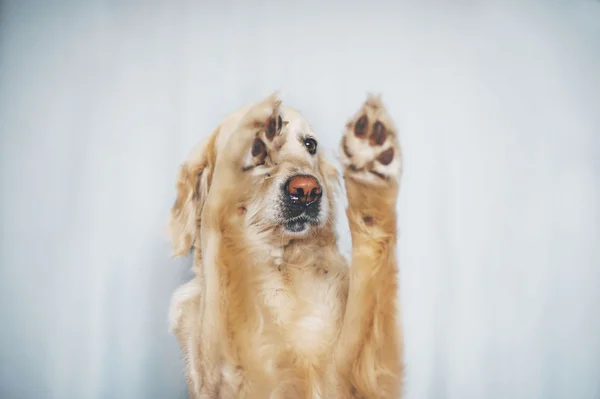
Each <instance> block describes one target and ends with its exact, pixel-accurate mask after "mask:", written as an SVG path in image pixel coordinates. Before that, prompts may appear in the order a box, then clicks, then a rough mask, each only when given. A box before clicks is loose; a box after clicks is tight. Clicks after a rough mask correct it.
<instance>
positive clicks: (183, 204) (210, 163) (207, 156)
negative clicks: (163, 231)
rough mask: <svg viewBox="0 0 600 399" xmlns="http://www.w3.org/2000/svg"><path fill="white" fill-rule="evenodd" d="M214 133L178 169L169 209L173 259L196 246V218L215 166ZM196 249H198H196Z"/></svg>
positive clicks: (198, 229)
mask: <svg viewBox="0 0 600 399" xmlns="http://www.w3.org/2000/svg"><path fill="white" fill-rule="evenodd" d="M216 133H217V132H214V133H213V134H212V135H211V137H210V138H208V139H207V140H206V141H204V142H203V143H201V144H199V145H198V146H197V147H196V148H194V150H193V151H192V153H191V154H190V155H189V156H188V158H187V159H186V161H185V163H184V164H183V165H181V168H180V169H179V175H178V177H177V199H176V200H175V203H174V204H173V207H172V208H171V214H170V216H169V223H168V230H169V237H170V239H171V244H172V247H173V256H175V257H179V256H184V255H187V253H188V252H190V250H191V249H192V247H196V243H199V242H200V240H199V238H200V237H199V234H200V222H201V220H200V215H201V214H202V207H203V205H204V201H205V199H206V197H207V195H208V190H209V187H210V183H211V180H212V174H213V170H214V165H215V160H216V156H215V148H214V142H215V137H216ZM198 247H199V246H198Z"/></svg>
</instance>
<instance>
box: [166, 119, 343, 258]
mask: <svg viewBox="0 0 600 399" xmlns="http://www.w3.org/2000/svg"><path fill="white" fill-rule="evenodd" d="M243 113H244V109H241V110H239V111H237V112H236V113H233V114H232V115H230V116H229V117H228V118H226V119H225V121H224V122H223V123H222V124H221V125H220V126H219V128H217V130H216V131H215V132H213V134H212V135H211V136H210V137H209V138H208V139H207V140H206V141H205V142H203V143H201V144H200V145H198V146H197V147H196V148H195V149H194V150H193V151H192V153H191V154H190V155H189V157H188V159H187V160H186V162H185V163H184V164H183V165H182V166H181V168H180V171H179V178H178V182H177V199H176V201H175V203H174V205H173V208H172V209H171V215H170V219H169V232H170V236H171V241H172V244H173V251H174V255H175V256H182V255H185V254H187V253H188V252H189V251H190V249H191V248H192V247H198V246H199V242H200V241H199V237H198V235H199V232H200V223H201V215H202V208H203V205H204V200H205V199H206V197H207V195H208V192H209V190H210V186H211V181H212V177H213V172H214V167H215V163H216V160H217V157H218V156H219V153H222V151H227V146H226V143H227V140H228V138H229V135H230V134H231V133H232V132H233V131H234V129H235V127H236V124H237V122H238V120H239V117H240V116H241V115H243ZM282 120H283V125H284V128H283V129H282V132H281V136H280V137H277V138H276V140H277V147H278V150H277V151H275V152H272V153H271V156H270V159H269V161H268V162H267V164H265V165H264V166H259V167H256V168H254V169H253V170H251V171H248V172H247V173H251V174H252V175H253V176H254V178H253V179H252V180H253V181H254V182H255V184H253V185H252V187H249V188H248V187H246V190H245V191H247V192H248V195H249V198H248V201H247V203H246V204H245V206H246V215H247V216H246V221H247V223H248V225H249V227H253V228H254V231H255V232H257V233H260V235H261V236H265V235H267V236H269V237H270V238H272V239H275V240H282V241H283V240H286V239H288V240H289V239H292V238H293V239H295V240H302V239H305V238H309V237H315V236H317V237H318V236H320V235H323V234H331V233H332V230H333V215H334V212H335V210H334V192H335V188H336V187H337V186H338V174H337V170H336V168H335V167H334V166H333V165H331V164H330V163H329V162H328V161H327V160H326V158H325V156H324V154H323V151H322V148H321V147H320V146H319V140H318V139H317V137H316V135H315V133H314V131H313V130H312V128H311V126H310V125H309V124H308V122H307V121H306V120H305V119H304V117H303V116H302V115H301V114H300V113H299V112H298V111H296V110H294V109H291V108H288V107H283V108H282ZM248 150H249V151H250V149H248ZM232 184H235V182H232Z"/></svg>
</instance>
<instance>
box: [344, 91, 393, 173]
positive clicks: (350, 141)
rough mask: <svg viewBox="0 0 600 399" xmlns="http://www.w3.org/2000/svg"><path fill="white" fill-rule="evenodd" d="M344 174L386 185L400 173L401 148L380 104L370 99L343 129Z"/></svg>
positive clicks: (378, 100) (376, 99) (374, 98)
mask: <svg viewBox="0 0 600 399" xmlns="http://www.w3.org/2000/svg"><path fill="white" fill-rule="evenodd" d="M341 156H342V163H343V165H344V168H345V170H346V172H345V173H346V174H347V175H348V176H350V177H352V178H354V179H356V180H360V181H363V182H365V183H372V184H387V183H390V182H391V181H393V180H397V179H398V178H399V176H400V173H401V168H402V159H401V158H402V157H401V151H400V145H399V143H398V139H397V134H396V131H395V128H394V124H393V122H392V119H391V118H390V116H389V115H388V113H387V111H386V109H385V107H384V106H383V103H382V102H381V100H380V99H379V98H377V97H372V96H370V97H369V98H368V99H367V101H366V102H365V103H364V104H363V106H362V107H361V109H360V110H359V111H358V112H357V114H356V115H355V117H354V118H353V119H352V120H350V121H349V122H348V124H347V125H346V132H345V134H344V136H343V137H342V142H341Z"/></svg>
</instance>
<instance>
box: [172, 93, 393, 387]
mask: <svg viewBox="0 0 600 399" xmlns="http://www.w3.org/2000/svg"><path fill="white" fill-rule="evenodd" d="M279 116H281V117H282V120H283V124H282V125H278V126H280V128H278V131H277V134H276V135H275V137H274V138H270V137H269V134H267V132H269V129H270V126H272V125H269V122H270V121H273V120H277V119H278V117H279ZM361 118H362V119H361ZM379 122H380V123H381V124H378V123H379ZM306 136H310V137H316V135H315V133H314V132H313V131H312V128H311V127H310V125H309V124H308V123H307V122H306V120H305V119H304V118H303V117H302V115H301V114H300V113H298V112H297V111H295V110H293V109H291V108H288V107H282V106H281V105H280V100H278V99H277V97H276V96H275V95H273V96H270V97H268V98H266V99H264V100H263V101H261V102H258V103H256V104H251V105H248V106H245V107H243V108H241V109H239V110H238V111H236V112H234V113H232V114H230V115H229V116H228V117H226V118H225V119H224V120H223V122H222V123H221V124H220V125H219V126H218V127H217V128H216V129H215V131H214V132H213V133H212V134H211V136H210V137H209V138H208V139H207V140H206V141H205V142H203V143H201V144H200V145H199V146H198V147H197V148H196V149H194V150H193V151H192V152H191V154H190V156H189V157H188V159H187V160H186V161H185V163H184V164H183V165H182V167H181V169H180V172H179V178H178V184H177V188H178V192H177V200H176V201H175V204H174V205H173V209H172V211H171V217H170V220H169V230H170V236H171V239H172V242H173V251H174V254H175V255H176V256H182V255H185V254H187V253H188V252H189V251H190V250H193V251H194V272H195V278H194V279H193V280H192V281H190V282H188V283H187V284H185V285H183V286H182V287H180V288H179V289H178V290H177V291H176V292H175V294H174V295H173V299H172V304H171V311H170V323H171V330H172V331H173V333H174V334H175V335H176V336H177V339H178V341H179V343H180V346H181V349H182V352H183V355H184V357H185V360H186V373H187V380H188V388H189V393H190V397H191V398H196V399H199V398H206V399H208V398H210V399H214V398H223V399H227V398H290V399H295V398H326V399H337V398H339V399H341V398H399V397H400V396H401V393H402V386H403V361H402V357H403V351H402V334H401V328H400V323H399V321H398V319H399V318H398V315H397V309H396V305H397V295H398V289H397V265H396V257H395V245H396V211H395V206H396V198H397V193H398V182H399V178H400V168H401V154H400V146H399V144H398V141H397V136H396V132H395V128H394V126H393V122H392V120H391V119H390V117H389V115H388V114H387V112H386V110H385V108H384V106H383V104H382V103H381V100H380V99H379V98H376V97H373V96H370V97H369V98H368V99H367V101H366V102H365V104H364V105H363V106H362V107H361V108H360V110H359V111H358V112H357V114H356V115H355V116H354V117H353V118H352V119H351V120H350V121H349V122H348V123H347V125H346V131H345V133H344V135H343V139H342V144H341V156H342V163H343V165H344V182H345V187H346V192H347V197H348V203H349V205H348V209H347V212H346V213H347V217H348V221H349V224H350V229H351V234H352V244H353V249H352V261H351V267H349V265H347V263H346V260H345V259H344V258H343V257H342V256H341V254H340V252H339V251H338V248H337V244H336V234H335V231H334V220H333V215H334V214H335V202H334V194H335V190H336V185H338V179H339V178H338V174H337V171H336V169H335V168H334V167H333V166H332V165H331V164H329V163H328V162H327V160H326V159H325V158H324V157H323V155H322V154H321V153H320V152H319V151H317V154H316V155H311V154H309V153H308V152H307V151H306V148H305V147H304V146H303V144H302V138H303V137H306ZM257 139H258V140H260V141H262V142H263V143H264V144H265V148H266V152H265V153H264V154H260V155H258V156H254V157H253V156H252V153H251V148H253V142H255V140H257ZM390 152H391V153H392V155H391V156H392V158H391V159H390ZM265 154H266V158H265V157H264V156H265ZM297 173H302V174H310V175H313V176H315V177H316V178H317V179H318V181H319V182H320V183H321V185H322V186H323V199H322V218H321V219H322V220H321V221H320V224H319V225H317V226H313V227H310V228H309V229H308V230H307V231H306V232H303V233H289V232H286V231H284V229H283V228H282V226H281V223H280V221H279V220H278V217H277V209H278V203H277V198H278V196H277V195H278V193H279V190H280V187H281V184H282V181H284V179H286V178H287V177H289V176H291V175H293V174H297Z"/></svg>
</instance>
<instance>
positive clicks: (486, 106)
mask: <svg viewBox="0 0 600 399" xmlns="http://www.w3.org/2000/svg"><path fill="white" fill-rule="evenodd" d="M499 3H500V2H497V3H496V4H499ZM128 4H129V5H126V4H125V2H108V1H104V2H100V1H98V2H91V1H90V2H83V1H80V2H70V3H67V2H64V3H58V2H52V1H46V2H42V1H39V2H34V1H27V0H23V1H8V2H6V1H5V2H4V3H3V4H2V6H0V7H1V8H0V134H1V136H0V176H1V195H0V201H1V202H0V205H1V206H0V211H1V214H0V217H1V224H0V226H1V229H2V230H1V246H0V262H1V263H0V264H1V269H0V299H1V302H0V334H1V335H0V397H1V398H3V399H16V398H27V399H28V398H35V399H40V398H43V399H54V398H56V399H63V398H64V399H71V398H73V399H87V398H110V399H113V398H114V399H120V398H124V399H136V398H145V399H148V398H184V397H186V393H185V385H184V377H183V371H182V370H183V363H182V362H181V360H180V353H179V348H178V346H177V343H176V341H175V339H174V338H173V337H172V336H170V335H169V334H168V333H167V309H168V304H169V300H170V295H171V293H172V292H173V290H174V289H175V288H176V287H177V286H178V285H179V284H181V283H182V282H183V281H185V280H186V279H188V278H189V271H188V270H189V267H190V262H191V260H190V259H189V258H187V259H183V260H177V261H174V260H171V259H170V255H169V251H170V248H169V244H168V242H167V240H166V234H165V225H166V219H167V215H168V211H169V209H170V206H171V204H172V201H173V200H174V195H175V177H176V172H177V167H178V165H179V163H180V162H182V161H183V159H184V158H185V156H186V155H187V153H188V152H189V151H190V150H191V148H192V147H193V145H195V144H196V143H197V142H198V141H199V140H200V139H202V138H203V137H205V136H206V135H207V134H208V133H209V132H210V131H211V130H212V129H213V128H214V127H215V126H216V125H217V124H218V123H219V120H220V119H221V117H222V116H224V115H225V114H226V113H227V112H229V111H231V110H233V109H234V108H236V107H238V106H240V105H242V104H244V103H246V102H248V101H253V100H256V99H258V98H260V97H262V96H264V95H267V94H269V93H270V92H272V91H273V90H275V89H279V88H280V89H282V90H283V95H284V99H285V101H286V102H287V103H288V104H290V105H292V106H295V107H296V108H298V109H300V110H301V111H302V112H303V113H304V114H305V115H306V116H307V118H308V119H309V120H310V121H311V123H312V124H313V125H314V128H315V130H316V131H317V133H318V134H319V135H320V137H321V148H325V149H327V150H328V151H329V152H330V153H331V154H332V156H334V154H335V152H336V148H337V142H338V139H339V137H340V134H341V131H342V129H343V126H344V123H345V122H346V120H347V118H348V117H349V116H350V115H351V114H352V113H354V111H355V110H356V109H357V108H358V107H359V106H360V104H361V102H362V101H363V99H364V95H365V93H366V92H367V91H375V92H381V93H383V99H384V101H385V102H386V104H387V105H388V108H389V110H390V112H391V113H392V115H393V116H394V118H395V119H396V121H397V124H398V125H399V127H400V130H401V140H402V144H403V146H404V152H405V161H404V165H405V173H404V178H403V183H402V191H401V198H400V201H399V204H398V210H399V212H400V220H401V222H400V228H401V234H400V243H399V256H400V265H401V297H402V317H403V320H404V325H405V334H406V361H407V367H408V368H407V386H406V389H407V395H406V398H409V399H426V398H435V399H437V398H440V399H441V398H449V399H450V398H452V399H470V398H473V399H484V398H485V399H496V398H497V399H506V398H510V399H521V398H522V399H552V398H564V399H598V398H600V310H599V309H598V306H599V304H600V288H599V285H600V2H597V1H581V2H576V1H573V2H558V1H552V2H545V3H542V2H537V3H533V2H522V3H520V5H517V3H507V2H505V3H504V5H503V6H501V5H483V3H480V2H470V1H458V2H456V1H453V2H445V3H443V2H411V3H408V2H392V1H388V2H382V1H360V2H352V1H347V2H338V3H334V2H328V3H327V4H321V5H319V4H318V2H313V1H310V2H291V1H278V2H267V1H247V2H242V1H239V2H229V1H223V2H217V1H214V2H202V1H196V2H192V1H171V2H167V1H164V2H152V1H151V2H145V5H144V6H142V5H141V4H138V5H134V4H133V3H128ZM490 4H492V3H490ZM509 4H511V5H509ZM340 234H341V246H342V249H343V250H344V252H345V253H347V251H348V247H349V238H348V230H347V225H345V224H344V223H342V224H341V225H340Z"/></svg>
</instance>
